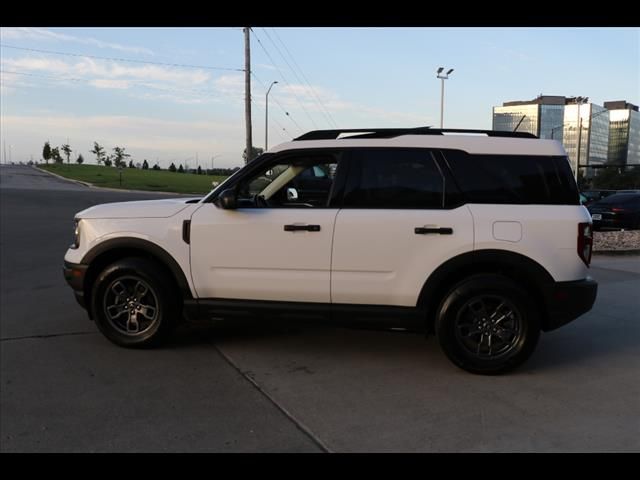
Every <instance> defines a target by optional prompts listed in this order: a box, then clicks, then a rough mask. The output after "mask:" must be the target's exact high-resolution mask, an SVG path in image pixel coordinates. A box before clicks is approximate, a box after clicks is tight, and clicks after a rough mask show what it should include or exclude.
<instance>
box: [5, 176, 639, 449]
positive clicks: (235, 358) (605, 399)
mask: <svg viewBox="0 0 640 480" xmlns="http://www.w3.org/2000/svg"><path fill="white" fill-rule="evenodd" d="M147 198H149V199H150V198H166V195H160V194H151V193H149V194H142V193H132V192H114V191H106V190H100V189H89V188H87V187H84V186H80V185H77V184H73V183H70V182H65V181H63V180H58V179H55V178H52V177H51V176H49V175H47V174H45V173H41V172H38V171H36V170H34V169H31V168H29V167H18V166H15V167H12V166H2V167H0V202H1V205H0V337H1V341H0V388H1V390H0V451H2V452H15V451H21V452H25V451H26V452H51V451H58V452H68V451H69V452H71V451H80V452H96V451H117V452H121V451H125V452H130V451H144V452H146V451H154V452H163V451H171V452H185V451H189V452H191V451H207V452H225V451H226V452H322V451H334V452H363V451H374V452H393V451H408V452H441V451H456V452H458V451H464V452H485V451H489V452H495V451H500V452H510V451H518V452H530V451H535V452H556V451H561V452H574V451H580V452H583V451H589V452H590V451H635V452H638V451H640V382H639V381H638V379H639V378H640V322H639V316H638V311H640V299H639V296H638V292H640V258H639V257H628V258H623V257H615V258H608V257H605V256H598V257H596V258H595V259H594V262H593V265H594V266H593V268H592V275H593V277H594V278H595V279H596V280H598V281H599V283H600V290H599V295H598V300H597V302H596V305H595V307H594V309H593V310H592V311H591V312H590V313H588V314H587V315H585V316H583V317H581V318H580V319H578V320H576V321H575V322H573V323H571V324H569V325H567V326H565V327H563V328H561V329H559V330H557V331H555V332H550V333H547V334H543V335H542V337H541V341H540V343H539V346H538V349H537V350H536V352H535V353H534V356H533V357H532V358H531V360H530V361H529V362H528V363H527V364H526V365H525V366H524V367H523V368H521V369H519V370H518V371H517V372H515V373H512V374H510V375H505V376H498V377H483V376H475V375H471V374H468V373H465V372H463V371H461V370H459V369H457V368H456V367H454V366H453V365H452V364H451V363H450V362H449V361H448V360H447V359H446V358H445V356H444V355H443V354H442V352H441V351H440V349H439V347H438V345H437V342H435V340H434V339H433V338H428V339H427V340H426V341H425V339H424V337H422V336H420V335H415V334H407V333H402V332H391V331H373V330H355V329H348V328H338V327H325V326H321V325H311V324H298V323H296V322H289V323H288V324H285V323H280V324H269V325H264V324H260V323H259V320H257V319H256V320H254V321H247V322H242V323H238V324H236V323H227V324H223V325H219V326H216V327H211V326H192V327H184V328H182V329H180V330H179V331H178V332H177V334H176V337H175V339H174V340H173V341H172V342H171V343H170V344H168V345H166V346H165V347H163V348H160V349H155V350H143V351H136V350H126V349H121V348H118V347H116V346H114V345H112V344H111V343H109V342H108V341H107V340H106V339H104V338H103V337H102V335H101V334H100V333H99V332H98V331H97V329H96V327H95V325H94V324H93V323H92V322H90V321H89V320H88V319H87V317H86V313H85V312H84V311H83V310H82V309H81V308H80V307H79V306H78V305H77V304H76V303H75V300H74V299H73V296H72V294H71V291H70V289H69V288H68V287H67V285H66V284H65V282H64V279H63V277H62V268H61V267H62V257H63V255H64V252H65V250H66V248H67V246H68V244H69V241H70V238H71V233H72V218H73V214H74V213H75V212H77V211H79V210H82V209H84V208H86V207H88V206H90V205H94V204H97V203H104V202H114V201H123V200H138V199H147Z"/></svg>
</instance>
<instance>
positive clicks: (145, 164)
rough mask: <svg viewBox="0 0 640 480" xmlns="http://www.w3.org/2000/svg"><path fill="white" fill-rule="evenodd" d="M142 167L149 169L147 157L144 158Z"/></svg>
mask: <svg viewBox="0 0 640 480" xmlns="http://www.w3.org/2000/svg"><path fill="white" fill-rule="evenodd" d="M142 169H143V170H149V162H147V159H146V158H145V159H144V162H142Z"/></svg>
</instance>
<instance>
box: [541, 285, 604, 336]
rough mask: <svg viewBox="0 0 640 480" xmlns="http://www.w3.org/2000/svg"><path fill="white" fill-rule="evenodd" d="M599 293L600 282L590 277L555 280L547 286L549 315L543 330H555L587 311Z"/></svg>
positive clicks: (546, 301) (545, 295)
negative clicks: (573, 279) (565, 280)
mask: <svg viewBox="0 0 640 480" xmlns="http://www.w3.org/2000/svg"><path fill="white" fill-rule="evenodd" d="M597 293H598V283H597V282H596V281H595V280H593V279H592V278H590V277H587V278H585V279H584V280H578V281H575V282H555V283H553V284H552V285H550V286H548V287H547V288H545V289H544V300H545V303H546V306H547V313H548V317H547V321H546V322H545V324H543V326H542V330H544V331H545V332H547V331H549V330H555V329H556V328H559V327H561V326H562V325H566V324H567V323H569V322H571V321H572V320H575V319H576V318H578V317H579V316H580V315H582V314H584V313H587V312H588V311H589V310H591V308H592V307H593V304H594V303H595V301H596V295H597Z"/></svg>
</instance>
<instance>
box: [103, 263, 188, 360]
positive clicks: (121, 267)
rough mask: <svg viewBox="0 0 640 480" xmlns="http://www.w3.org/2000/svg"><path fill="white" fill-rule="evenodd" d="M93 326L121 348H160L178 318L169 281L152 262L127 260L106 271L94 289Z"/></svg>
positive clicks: (112, 265) (178, 309)
mask: <svg viewBox="0 0 640 480" xmlns="http://www.w3.org/2000/svg"><path fill="white" fill-rule="evenodd" d="M91 298H92V308H93V312H94V314H95V319H96V324H97V326H98V328H99V329H100V331H101V332H102V333H103V334H104V336H105V337H107V338H108V339H109V340H110V341H112V342H113V343H115V344H116V345H119V346H121V347H128V348H140V347H150V346H156V345H158V344H160V343H161V342H162V341H163V340H165V339H166V338H167V337H168V335H169V334H170V333H171V331H172V330H173V327H174V326H175V324H176V323H177V320H178V319H179V317H180V308H179V298H178V296H177V294H176V290H175V289H174V288H172V282H171V278H170V277H169V276H168V274H167V273H166V272H165V271H164V270H163V269H162V268H161V267H160V266H159V265H158V264H157V263H156V262H154V261H152V260H149V259H146V258H137V257H130V258H124V259H121V260H118V261H116V262H115V263H112V264H111V265H109V266H108V267H106V268H105V269H104V270H103V271H102V272H101V273H100V275H98V278H97V279H96V282H95V284H94V286H93V292H92V295H91Z"/></svg>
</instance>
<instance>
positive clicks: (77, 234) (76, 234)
mask: <svg viewBox="0 0 640 480" xmlns="http://www.w3.org/2000/svg"><path fill="white" fill-rule="evenodd" d="M73 223H74V229H73V242H72V243H71V245H69V248H78V247H79V246H80V220H78V219H77V218H74V219H73Z"/></svg>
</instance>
